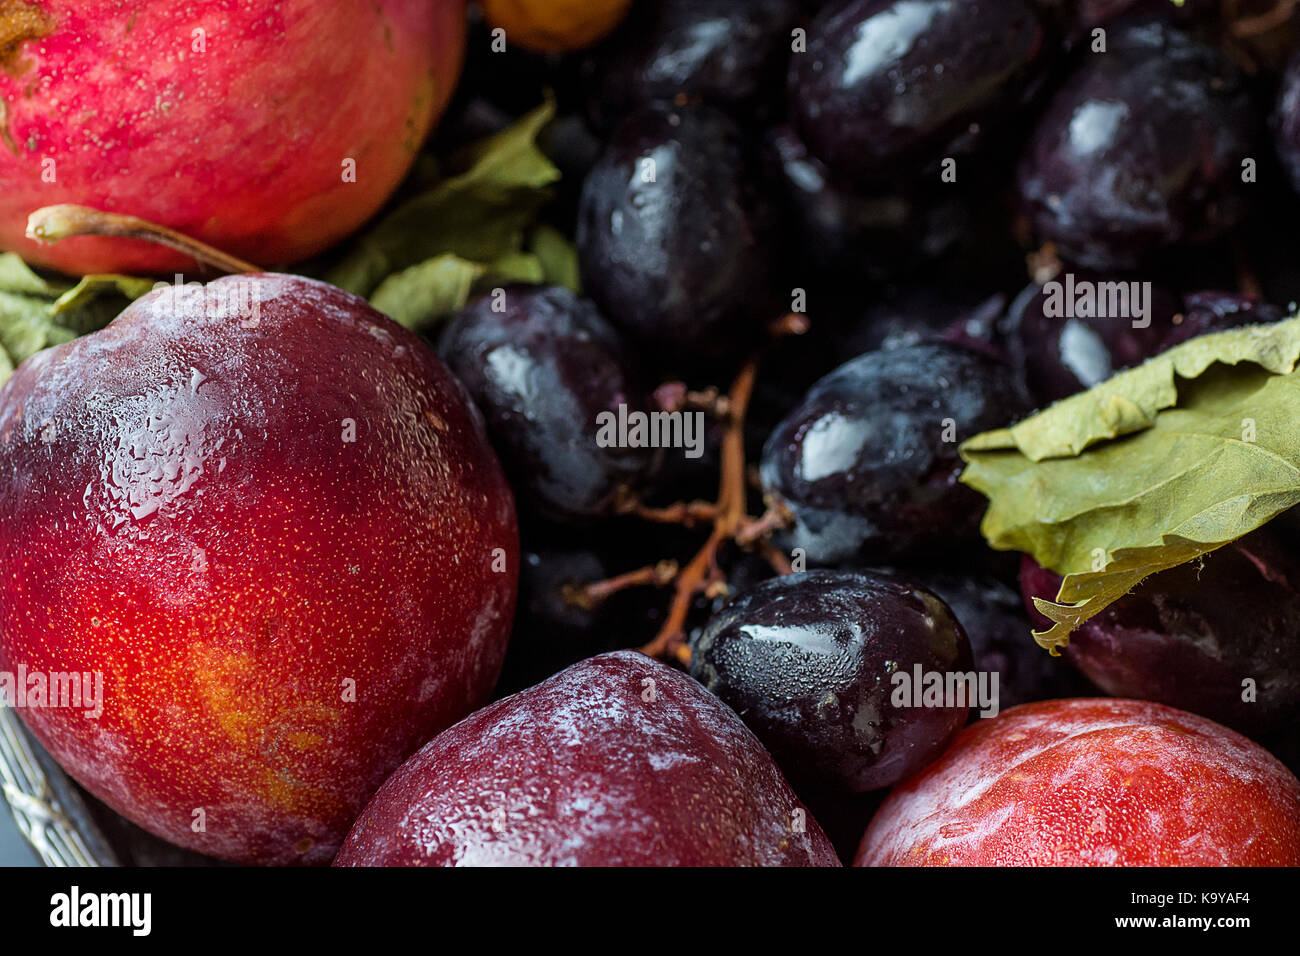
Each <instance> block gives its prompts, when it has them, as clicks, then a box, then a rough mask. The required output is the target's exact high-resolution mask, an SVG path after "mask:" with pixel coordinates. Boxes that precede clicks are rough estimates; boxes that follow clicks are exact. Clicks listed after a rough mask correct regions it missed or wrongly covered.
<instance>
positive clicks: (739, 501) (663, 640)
mask: <svg viewBox="0 0 1300 956" xmlns="http://www.w3.org/2000/svg"><path fill="white" fill-rule="evenodd" d="M807 329H808V319H807V317H806V316H803V315H799V314H796V313H790V314H789V315H785V316H782V317H781V318H780V319H778V320H777V321H776V322H774V323H773V324H772V325H771V327H770V331H771V333H772V336H773V337H774V338H781V337H783V336H786V335H800V334H802V333H804V332H805V331H807ZM758 363H759V358H758V356H754V357H753V358H751V359H750V360H749V361H748V362H746V363H745V364H744V365H743V366H742V367H741V369H740V372H739V373H738V374H737V375H736V379H735V381H733V382H732V384H731V388H730V389H729V390H728V392H727V394H726V395H725V396H716V397H715V398H713V399H711V401H712V404H713V405H714V407H715V408H725V409H726V414H725V421H726V430H725V431H724V432H723V435H722V447H721V450H720V459H721V468H720V470H719V475H718V500H717V502H716V503H715V504H710V503H709V502H679V503H678V504H675V505H669V506H668V507H666V508H658V509H655V508H646V507H644V506H643V505H640V504H639V502H638V503H636V504H635V505H633V506H631V507H629V508H628V509H627V510H626V511H625V512H624V513H630V514H636V515H638V516H640V517H642V518H646V519H648V520H651V521H673V522H675V523H679V524H684V525H686V526H687V527H690V526H692V524H693V523H695V522H698V521H700V520H703V519H705V516H708V518H711V520H712V521H713V529H712V530H711V531H710V533H709V537H708V539H707V540H706V541H705V542H704V545H703V546H702V547H701V548H700V550H699V551H698V552H696V554H695V557H693V558H692V559H691V560H690V562H689V563H688V564H687V565H686V567H684V568H682V570H681V571H680V573H678V574H677V576H676V579H675V581H674V583H673V600H672V604H670V605H669V608H668V615H667V617H665V619H664V623H663V626H662V627H661V628H660V629H659V633H658V634H656V635H655V637H654V639H653V640H652V641H650V642H649V643H648V644H646V645H644V646H643V647H642V648H641V649H640V650H641V653H643V654H646V655H648V656H650V657H658V658H663V659H667V660H675V661H677V662H678V663H680V664H683V665H686V664H689V663H690V660H691V649H690V647H689V646H687V644H686V619H687V617H688V615H689V614H690V610H691V601H692V600H693V599H694V597H695V595H697V594H703V595H704V596H706V597H709V598H715V597H718V596H720V595H723V594H726V593H727V577H726V574H725V573H724V572H723V570H722V568H721V567H720V566H719V565H718V552H719V550H720V549H721V548H722V546H723V545H724V544H726V543H727V542H729V541H730V542H735V544H736V545H738V546H739V547H741V548H745V549H747V550H753V551H757V552H759V553H760V554H762V555H763V556H764V557H765V558H766V559H767V561H768V563H770V564H771V565H772V567H773V568H774V569H775V570H776V571H777V573H779V574H789V573H790V571H791V568H790V562H789V560H788V559H787V558H786V556H785V555H784V554H782V553H781V552H780V551H779V550H778V549H777V548H776V547H774V546H773V545H772V544H771V543H770V541H769V540H768V538H769V536H770V535H771V534H772V532H773V531H776V530H778V529H779V528H784V527H787V526H788V525H789V524H790V521H791V520H792V515H791V514H790V511H789V509H788V508H786V507H785V505H784V504H782V503H780V502H776V501H768V503H767V509H766V510H765V511H764V512H763V514H762V516H761V517H758V518H753V517H750V516H749V514H748V513H747V511H746V504H747V498H748V486H749V481H748V479H749V469H748V467H747V466H746V462H745V415H746V413H747V412H748V410H749V401H750V399H751V398H752V397H753V394H754V382H755V381H756V379H757V377H758ZM683 394H684V393H683ZM699 394H707V393H699ZM724 403H725V404H724Z"/></svg>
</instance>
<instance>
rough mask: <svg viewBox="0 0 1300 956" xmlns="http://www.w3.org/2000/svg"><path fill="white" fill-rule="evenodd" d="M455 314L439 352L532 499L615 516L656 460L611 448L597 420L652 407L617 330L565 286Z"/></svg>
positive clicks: (568, 510) (552, 509)
mask: <svg viewBox="0 0 1300 956" xmlns="http://www.w3.org/2000/svg"><path fill="white" fill-rule="evenodd" d="M496 301H497V300H496V299H495V297H493V296H484V297H482V298H480V299H478V300H476V301H474V302H471V303H470V304H469V305H468V306H466V307H465V308H464V309H463V310H461V311H460V312H458V313H457V314H456V315H454V316H453V317H452V318H451V319H450V321H449V322H448V324H447V326H446V328H445V329H444V330H443V333H442V337H441V339H440V341H439V345H438V351H439V353H440V354H441V355H442V357H443V359H444V361H446V363H447V364H448V366H450V368H451V369H452V371H453V372H455V374H456V376H457V377H458V378H459V379H460V380H461V382H463V383H464V384H465V386H466V387H467V388H468V389H469V392H470V395H471V397H472V398H473V399H474V403H475V404H476V405H477V406H478V408H479V410H480V411H482V412H483V416H484V418H485V419H486V420H487V425H488V432H489V437H490V438H491V439H492V444H493V447H494V448H496V450H497V453H498V454H499V455H500V456H501V461H502V464H504V465H505V467H506V471H507V473H508V474H509V475H510V476H511V479H512V483H513V485H514V487H515V489H516V490H517V491H518V492H520V493H522V494H523V495H524V497H525V499H526V502H528V503H531V504H533V505H535V506H536V508H537V509H538V510H539V511H540V512H541V513H542V514H544V515H548V516H551V517H558V518H574V517H590V516H594V515H599V514H602V513H605V512H607V511H608V510H609V508H610V506H611V505H612V504H613V501H614V499H615V497H616V496H617V495H618V493H619V491H620V489H622V488H624V487H628V486H631V485H633V484H635V483H636V482H637V480H638V479H639V477H640V476H641V474H642V473H643V472H644V471H645V470H646V468H647V467H648V465H649V463H650V452H649V451H648V450H647V449H642V448H619V447H611V448H602V447H600V446H599V445H598V444H597V442H596V434H597V416H598V415H600V414H601V413H602V412H614V413H615V414H617V411H618V408H619V406H620V405H626V406H627V407H628V409H629V410H638V409H642V407H643V402H642V399H641V395H640V392H639V391H638V390H637V388H636V386H635V385H634V376H633V374H632V372H631V370H630V368H629V365H628V362H627V359H626V357H625V355H624V353H623V347H622V344H621V343H620V341H619V338H618V335H617V333H616V332H615V331H614V329H613V328H612V327H611V326H610V325H609V323H607V322H606V321H605V320H604V319H603V318H602V317H601V316H600V313H599V312H598V311H597V309H596V307H595V306H594V305H592V304H591V303H590V302H589V301H587V300H585V299H581V298H579V297H578V296H576V295H574V294H573V293H572V292H569V291H568V290H567V289H562V288H559V287H557V286H515V287H510V288H507V289H506V290H505V292H504V303H505V307H504V309H503V310H502V311H497V310H496V308H495V304H496Z"/></svg>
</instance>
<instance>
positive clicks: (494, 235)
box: [327, 100, 560, 296]
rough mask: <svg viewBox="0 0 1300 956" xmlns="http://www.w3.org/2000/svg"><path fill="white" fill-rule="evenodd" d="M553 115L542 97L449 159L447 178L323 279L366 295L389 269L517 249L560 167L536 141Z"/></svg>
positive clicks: (386, 221)
mask: <svg viewBox="0 0 1300 956" xmlns="http://www.w3.org/2000/svg"><path fill="white" fill-rule="evenodd" d="M554 115H555V104H554V102H553V101H550V100H548V101H547V102H545V103H543V104H542V105H541V106H539V107H538V108H537V109H535V110H533V111H532V112H531V113H529V114H527V115H526V116H524V117H523V118H522V119H521V120H519V121H518V122H517V123H515V124H514V125H513V126H510V127H509V128H507V129H505V130H502V131H501V132H500V133H498V134H496V135H495V136H491V137H489V138H488V139H486V140H484V141H483V142H481V143H477V144H474V145H473V146H472V147H470V148H469V149H468V150H466V151H464V152H463V153H461V154H459V155H458V156H455V157H453V158H452V160H451V162H450V163H449V164H448V170H449V171H450V172H451V175H450V176H448V177H447V178H445V179H442V180H440V181H438V182H437V183H436V184H435V185H433V186H432V187H431V188H428V189H426V190H425V191H423V192H420V193H418V194H417V195H415V196H414V197H412V198H410V199H408V200H407V201H405V202H404V203H402V204H401V205H399V206H398V207H397V208H396V209H395V210H393V212H391V213H389V214H388V215H387V216H385V217H384V218H383V219H382V220H380V222H379V223H378V224H377V225H376V226H374V227H373V228H372V229H371V230H370V231H368V232H367V233H365V234H364V235H363V236H362V237H361V238H360V239H358V240H357V241H356V243H355V245H354V246H353V248H352V250H351V251H350V252H349V253H348V254H347V255H345V256H344V258H343V260H342V261H341V262H340V263H339V264H338V265H337V266H336V267H335V268H334V269H332V270H331V271H330V273H329V275H328V276H327V278H328V281H330V282H332V283H334V284H335V285H337V286H340V287H342V288H344V289H348V290H349V291H352V292H355V293H357V294H359V295H365V296H369V295H370V294H371V293H372V292H374V291H375V289H377V288H378V286H379V285H380V283H381V282H382V281H383V280H384V279H385V278H386V277H387V276H390V275H392V274H393V273H395V272H398V271H400V270H404V269H407V268H410V267H412V266H415V265H417V264H419V263H423V262H425V261H427V260H430V259H434V258H437V257H438V256H443V255H448V254H450V255H454V256H457V257H459V258H461V259H465V260H468V261H470V262H479V263H488V262H493V261H495V260H497V259H500V258H501V257H503V256H506V255H508V254H510V253H514V252H520V251H522V250H523V246H524V238H525V234H526V232H527V230H528V227H529V226H530V225H531V224H532V223H533V221H534V219H535V218H536V216H537V212H538V210H539V209H541V207H542V206H543V205H544V204H545V203H546V202H547V201H548V200H549V199H550V198H551V190H550V188H549V187H550V186H551V185H552V184H553V183H555V182H556V181H557V180H558V179H559V178H560V171H559V170H558V169H557V168H556V167H555V165H554V164H553V163H551V161H550V160H549V159H547V158H546V155H545V154H544V153H543V152H542V151H541V150H540V149H539V148H538V146H537V135H538V133H539V132H540V131H541V130H542V128H543V127H544V126H545V125H546V124H547V123H549V122H550V121H551V119H552V118H553V117H554Z"/></svg>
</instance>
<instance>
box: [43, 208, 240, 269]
mask: <svg viewBox="0 0 1300 956" xmlns="http://www.w3.org/2000/svg"><path fill="white" fill-rule="evenodd" d="M74 236H118V237H121V238H123V239H143V240H145V241H146V242H155V243H157V244H158V245H160V246H167V247H168V248H169V249H175V250H176V251H177V252H181V253H184V254H185V255H187V256H190V257H191V258H193V259H194V260H195V261H197V262H201V263H203V264H204V265H206V266H210V267H211V268H213V269H216V270H217V271H219V272H226V273H240V272H261V271H262V270H261V269H259V268H258V267H257V266H255V265H253V264H252V263H250V262H245V261H244V260H242V259H237V258H235V257H234V256H232V255H229V254H227V253H225V252H222V251H221V250H220V249H214V248H213V247H212V246H209V245H205V244H204V243H202V242H199V241H198V240H197V239H191V238H190V237H189V236H186V235H184V234H183V233H179V232H177V231H176V230H175V229H168V228H167V227H166V226H160V225H158V224H157V223H153V222H149V221H148V220H146V219H140V218H139V217H137V216H127V215H123V214H122V213H116V212H104V211H103V210H100V209H91V208H90V207H89V206H74V205H71V204H63V205H58V206H44V207H42V208H40V209H38V210H36V211H35V212H34V213H32V214H31V215H30V216H29V217H28V218H27V238H28V239H35V240H36V241H37V242H58V241H59V240H61V239H71V238H73V237H74Z"/></svg>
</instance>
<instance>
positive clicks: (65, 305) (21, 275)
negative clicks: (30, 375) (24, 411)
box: [0, 253, 154, 384]
mask: <svg viewBox="0 0 1300 956" xmlns="http://www.w3.org/2000/svg"><path fill="white" fill-rule="evenodd" d="M153 285H154V282H153V280H152V279H137V278H134V277H132V276H116V275H101V276H86V277H85V278H83V279H82V280H81V281H80V282H78V283H77V284H76V285H74V286H71V287H69V286H68V284H67V283H61V282H58V281H54V280H46V279H42V278H41V277H40V276H39V275H37V274H36V273H35V272H33V271H32V270H31V269H30V268H28V266H27V264H26V263H25V262H23V261H22V259H20V258H18V257H17V256H15V255H14V254H13V253H4V254H3V255H0V384H4V382H6V381H8V379H9V376H11V375H12V374H13V372H14V368H15V367H16V366H17V365H18V364H19V363H21V362H23V361H25V360H26V359H28V358H30V357H31V356H32V355H35V354H36V353H37V352H39V351H41V349H45V348H49V347H50V346H52V345H60V344H62V343H63V342H68V341H71V340H72V339H75V338H76V337H77V336H78V335H84V334H85V333H87V332H92V331H94V330H95V329H100V328H103V327H104V326H105V325H107V324H108V323H109V322H110V321H112V319H113V318H114V316H116V315H117V314H118V313H119V312H121V311H122V308H123V306H124V305H125V304H126V301H128V300H131V299H135V298H138V297H139V296H141V295H143V294H144V293H146V292H148V291H149V290H150V289H152V288H153Z"/></svg>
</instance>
